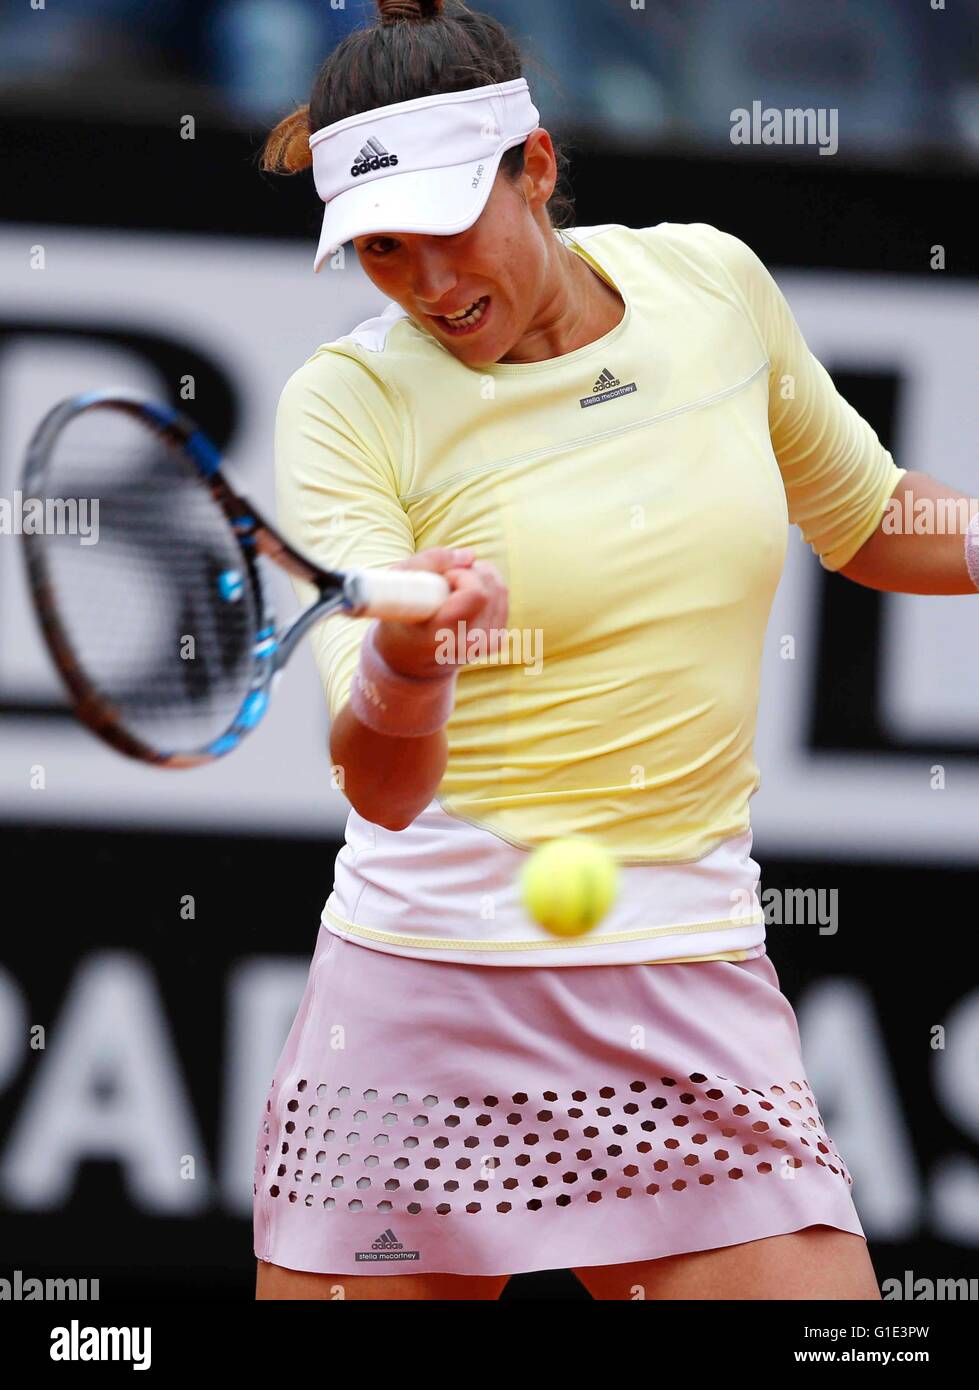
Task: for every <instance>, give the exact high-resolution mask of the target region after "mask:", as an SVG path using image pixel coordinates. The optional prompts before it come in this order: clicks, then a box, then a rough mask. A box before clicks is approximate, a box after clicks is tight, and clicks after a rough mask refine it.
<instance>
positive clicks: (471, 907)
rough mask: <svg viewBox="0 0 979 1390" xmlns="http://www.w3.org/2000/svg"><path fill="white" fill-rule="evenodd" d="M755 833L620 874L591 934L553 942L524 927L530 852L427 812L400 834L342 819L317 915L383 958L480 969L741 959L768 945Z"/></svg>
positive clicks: (531, 925) (437, 811)
mask: <svg viewBox="0 0 979 1390" xmlns="http://www.w3.org/2000/svg"><path fill="white" fill-rule="evenodd" d="M751 844H752V834H751V831H750V829H749V830H746V831H745V832H744V833H743V834H741V835H737V836H734V837H732V838H731V839H728V840H725V841H724V842H723V843H721V844H720V845H717V846H716V847H715V848H714V849H713V850H711V852H710V853H709V854H707V855H705V856H704V857H703V858H702V859H698V860H696V861H694V862H693V863H687V864H642V865H625V866H623V867H621V869H620V891H619V895H618V898H617V901H616V902H615V904H614V905H613V907H612V908H611V910H610V911H609V913H608V915H607V916H606V917H604V918H603V919H602V921H601V922H600V923H599V925H598V927H596V928H595V929H594V930H593V931H591V932H589V933H587V934H586V935H585V936H583V937H576V938H573V939H570V940H569V939H568V938H559V937H555V936H552V935H551V934H550V933H549V932H547V931H545V930H544V928H543V927H540V926H538V925H537V924H536V923H535V922H534V921H533V920H532V919H531V918H530V917H528V915H527V913H526V911H525V909H524V907H523V905H522V903H521V901H520V896H519V885H518V877H519V873H520V870H521V868H522V867H523V865H524V863H525V862H526V859H527V851H526V850H521V849H517V848H515V847H514V846H513V845H510V844H508V843H507V842H506V841H505V840H501V839H500V838H499V837H498V836H496V835H494V834H492V833H491V832H490V831H488V830H484V829H482V828H481V827H479V826H474V825H471V824H470V823H469V822H467V821H463V820H460V819H458V818H457V817H455V816H450V815H448V814H447V813H446V812H445V811H444V810H443V809H442V807H441V806H440V805H439V804H438V802H437V801H433V802H432V803H431V804H430V805H429V806H428V807H427V808H426V809H425V810H424V811H423V812H422V813H421V815H419V816H418V817H416V819H415V820H414V821H413V822H412V824H411V825H410V826H408V828H407V829H405V830H400V831H397V832H395V831H390V830H385V829H384V828H383V827H381V826H376V825H373V824H372V823H371V822H369V821H366V820H364V819H363V817H362V816H360V815H358V814H357V812H356V811H351V812H350V817H349V819H348V822H347V831H346V844H345V845H344V847H343V849H341V851H340V853H339V855H338V856H337V861H336V876H335V883H334V890H333V892H332V894H331V895H330V898H329V900H328V901H327V904H326V907H325V909H324V913H323V920H324V923H325V924H326V925H327V926H329V927H330V929H331V930H333V931H335V932H336V933H337V934H338V935H340V936H343V937H347V938H349V939H351V940H355V941H360V942H361V943H362V944H364V945H369V946H375V947H377V948H378V949H380V950H387V951H392V952H394V953H395V954H404V955H412V956H418V957H423V958H425V959H436V960H438V959H441V960H455V961H478V962H480V963H482V964H508V965H517V964H531V963H532V964H535V965H559V964H560V965H569V964H583V965H584V964H608V963H614V962H622V961H655V960H669V959H672V958H674V957H677V956H704V955H711V954H716V953H718V952H727V951H740V950H745V951H747V952H748V953H749V954H759V953H760V951H758V950H755V949H754V948H759V947H761V946H762V945H763V943H764V940H765V926H764V914H763V912H762V908H761V905H760V903H759V900H758V894H757V885H758V881H759V877H760V870H759V868H758V865H757V864H756V863H755V861H754V860H753V859H752V858H751Z"/></svg>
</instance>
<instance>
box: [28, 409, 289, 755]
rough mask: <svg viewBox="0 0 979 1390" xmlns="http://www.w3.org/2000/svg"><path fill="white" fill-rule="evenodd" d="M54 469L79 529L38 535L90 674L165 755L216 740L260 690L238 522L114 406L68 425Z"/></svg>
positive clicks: (113, 713)
mask: <svg viewBox="0 0 979 1390" xmlns="http://www.w3.org/2000/svg"><path fill="white" fill-rule="evenodd" d="M110 434H111V435H112V436H113V437H112V438H109V435H110ZM43 477H44V489H43V490H44V494H45V496H44V497H42V498H40V499H39V500H40V501H41V502H42V503H43V504H44V505H45V514H46V520H47V521H48V522H49V523H53V522H54V518H55V517H61V518H64V519H65V520H66V525H65V526H64V527H57V526H56V525H54V524H49V525H46V526H45V529H44V533H43V537H39V538H38V543H40V544H41V545H43V551H44V570H45V574H46V580H47V585H48V591H49V596H50V606H51V608H52V609H53V611H54V612H55V614H56V615H57V621H58V624H59V626H60V629H61V632H62V634H63V636H64V639H65V640H66V642H67V645H68V647H69V648H70V652H71V656H72V660H73V665H74V666H75V668H76V672H77V675H78V676H80V678H81V681H82V683H83V684H84V685H85V686H86V687H88V688H89V689H90V690H91V692H92V693H93V694H94V695H95V697H96V699H97V700H98V702H99V703H100V704H101V705H103V706H104V707H105V712H106V714H107V717H108V718H110V719H111V720H112V721H113V722H115V723H117V724H118V725H120V726H121V727H122V728H123V729H124V730H125V731H126V732H127V733H129V734H130V735H131V736H133V737H135V738H137V739H138V740H139V741H140V742H142V743H144V744H146V745H148V746H149V747H150V748H151V749H153V750H154V751H157V752H162V753H168V754H181V753H184V754H186V753H193V752H196V751H199V750H201V749H203V748H205V747H207V746H208V745H209V744H210V743H211V742H212V741H213V740H215V739H217V738H219V737H220V736H221V735H222V734H224V733H225V732H226V731H227V730H228V728H229V727H230V726H231V725H232V723H233V722H234V720H235V717H236V715H237V714H238V712H239V710H240V708H241V706H242V703H243V701H244V700H245V698H246V696H247V694H248V692H249V690H250V688H251V686H252V683H253V678H254V674H255V669H256V660H255V639H256V633H257V632H258V630H259V628H260V626H261V621H262V614H261V600H260V595H259V594H258V592H257V588H256V585H255V583H254V580H253V576H252V575H251V573H250V570H249V567H248V565H247V563H245V562H244V560H243V557H242V552H241V550H240V548H239V545H238V543H237V540H236V538H235V535H234V533H233V531H232V529H231V525H230V522H229V521H228V518H227V517H226V516H225V514H224V512H223V511H222V509H221V507H220V506H219V505H218V503H217V502H216V501H215V500H214V498H213V497H212V496H211V493H210V491H209V489H208V488H207V486H206V485H205V484H204V483H203V482H202V481H201V480H200V478H199V476H198V475H197V473H196V471H195V470H194V468H193V465H192V464H191V463H190V461H189V460H187V459H185V458H184V457H183V456H182V454H181V452H180V450H179V449H178V448H175V447H171V446H170V445H168V444H167V443H165V442H164V441H163V440H162V439H161V438H160V437H159V436H158V435H155V434H153V433H152V432H151V431H150V430H149V428H148V427H147V426H146V425H143V424H141V423H139V422H137V421H136V420H133V419H131V418H129V417H127V416H122V415H119V414H117V413H114V412H109V411H105V410H99V411H95V412H92V414H90V415H81V416H79V417H76V418H75V419H73V420H72V421H71V422H70V423H69V424H68V425H67V426H66V427H65V429H64V430H63V431H62V432H61V434H60V435H59V436H58V438H57V439H56V441H55V444H54V446H53V448H52V451H51V454H50V456H49V459H48V461H47V466H46V468H45V469H44V472H43ZM73 517H74V518H77V519H78V520H79V521H80V519H81V518H83V517H84V518H87V529H88V534H87V535H86V534H84V533H83V532H82V530H81V527H80V525H79V526H76V527H75V528H74V529H72V527H71V525H70V520H71V518H73Z"/></svg>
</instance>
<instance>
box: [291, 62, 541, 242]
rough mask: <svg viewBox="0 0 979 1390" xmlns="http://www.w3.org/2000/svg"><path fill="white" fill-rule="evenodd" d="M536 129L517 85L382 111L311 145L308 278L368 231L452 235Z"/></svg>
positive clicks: (472, 216) (525, 90) (329, 129)
mask: <svg viewBox="0 0 979 1390" xmlns="http://www.w3.org/2000/svg"><path fill="white" fill-rule="evenodd" d="M539 125H540V112H539V111H538V110H537V107H536V106H535V105H534V103H533V102H532V101H531V99H530V88H529V87H528V86H527V81H526V79H525V78H523V77H519V78H517V79H516V81H514V82H504V83H502V84H498V85H495V86H489V87H473V88H471V89H469V90H468V91H465V92H449V93H446V94H439V95H436V96H432V97H419V98H417V99H416V100H415V101H403V102H399V103H398V104H397V105H394V106H380V107H377V108H376V109H375V110H373V111H365V112H364V113H363V114H362V115H359V116H350V117H348V119H347V120H345V121H337V123H336V124H335V125H328V126H324V127H323V129H322V130H318V131H316V133H315V134H314V135H311V136H310V137H309V146H310V149H311V150H312V152H313V177H314V179H315V181H316V191H317V193H318V194H319V196H320V198H321V199H322V200H323V202H324V203H325V204H326V213H325V215H324V218H323V230H322V233H321V234H320V244H319V246H318V248H317V251H316V259H315V261H314V262H313V269H314V270H319V268H320V266H321V265H322V264H323V262H324V261H325V260H326V259H327V257H328V256H331V255H332V254H333V252H334V251H336V249H337V248H338V247H339V246H343V244H344V243H345V242H347V241H351V240H352V239H353V238H354V237H357V236H367V235H369V234H370V233H371V232H415V233H418V234H423V235H430V236H452V235H453V234H454V233H456V232H464V231H466V229H467V228H469V227H471V226H472V225H473V223H474V222H475V221H476V219H477V218H478V217H479V215H480V213H481V212H482V211H483V208H484V207H485V206H486V203H487V200H488V199H489V195H490V191H491V189H492V187H493V180H494V179H495V177H496V171H497V169H498V168H499V164H500V160H501V159H502V158H503V156H504V154H505V153H506V151H507V150H509V149H512V147H513V146H514V145H519V144H522V143H523V141H524V140H526V138H527V136H528V135H529V134H530V133H531V131H532V130H536V129H537V128H538V126H539Z"/></svg>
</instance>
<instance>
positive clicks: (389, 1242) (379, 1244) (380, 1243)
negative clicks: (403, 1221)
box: [371, 1226, 404, 1250]
mask: <svg viewBox="0 0 979 1390" xmlns="http://www.w3.org/2000/svg"><path fill="white" fill-rule="evenodd" d="M371 1249H372V1250H403V1249H404V1246H403V1245H402V1244H401V1242H400V1240H398V1237H397V1236H396V1235H395V1234H394V1232H393V1231H392V1230H391V1227H390V1226H389V1227H388V1228H387V1230H386V1231H382V1232H381V1234H380V1235H379V1236H378V1238H377V1240H375V1242H374V1244H373V1245H372V1246H371Z"/></svg>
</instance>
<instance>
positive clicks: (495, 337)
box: [354, 130, 557, 367]
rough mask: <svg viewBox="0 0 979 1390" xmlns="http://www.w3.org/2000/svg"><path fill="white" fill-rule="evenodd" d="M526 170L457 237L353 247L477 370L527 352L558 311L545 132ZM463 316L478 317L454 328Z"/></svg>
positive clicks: (363, 242)
mask: <svg viewBox="0 0 979 1390" xmlns="http://www.w3.org/2000/svg"><path fill="white" fill-rule="evenodd" d="M524 166H525V167H524V173H523V174H521V175H520V177H519V178H518V179H517V180H515V181H514V180H511V179H510V178H508V177H507V175H506V174H505V173H503V172H502V171H499V172H498V173H497V176H496V181H495V183H494V185H493V190H492V192H491V194H490V196H489V199H488V200H487V203H486V207H485V208H484V210H483V213H482V215H481V216H480V217H479V219H478V221H477V222H476V223H475V224H474V225H473V226H472V227H470V228H469V230H468V231H465V232H460V233H459V234H458V235H457V236H416V235H414V234H412V233H408V232H402V233H398V232H385V233H376V234H374V235H371V236H364V237H357V238H355V240H354V246H355V247H356V250H357V255H358V258H359V260H360V263H361V265H362V266H363V268H364V271H365V272H366V274H367V275H368V277H369V278H370V279H371V280H372V281H373V283H374V284H375V285H376V286H377V288H378V289H379V290H380V291H381V293H382V294H384V295H386V296H387V298H388V299H393V300H394V301H395V302H396V303H398V304H400V306H401V307H402V309H404V310H405V312H406V313H407V314H408V315H409V316H410V317H411V318H412V319H414V321H415V322H416V323H417V324H418V325H419V327H421V328H423V329H424V330H425V331H426V332H428V333H431V334H432V336H433V337H435V338H437V339H438V340H439V342H440V343H442V344H443V345H444V346H445V347H446V348H447V349H448V351H449V352H451V353H452V354H453V355H454V356H455V357H458V358H459V360H460V361H461V362H464V363H465V364H466V365H467V366H470V367H477V366H480V365H485V364H489V363H492V362H499V361H501V360H502V359H505V358H507V357H509V356H510V354H512V353H514V352H515V351H516V352H517V353H518V354H519V352H520V344H521V343H526V342H527V341H528V340H529V339H531V338H532V337H533V335H534V333H535V330H537V329H538V328H541V327H543V324H544V322H545V320H546V319H547V318H548V315H549V314H551V313H553V311H554V308H553V303H552V302H551V301H552V299H553V295H552V294H551V293H549V286H550V283H551V281H552V280H553V278H554V256H555V252H554V237H553V234H552V232H551V227H550V222H549V220H548V217H547V212H546V204H547V200H548V199H549V198H550V196H551V193H552V192H553V191H554V185H555V183H556V181H557V163H556V160H555V157H554V147H553V145H552V144H551V139H550V136H549V135H548V134H547V132H546V131H544V130H536V131H534V132H533V133H532V134H531V135H530V136H529V137H528V139H527V144H526V147H525V155H524ZM473 305H476V306H477V307H476V308H475V309H472V307H471V306H473ZM459 310H469V311H470V312H469V314H468V315H467V316H465V317H464V318H463V319H461V320H458V319H457V320H456V321H455V323H453V322H451V321H447V319H446V317H445V316H446V315H451V314H455V313H457V311H459Z"/></svg>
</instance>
